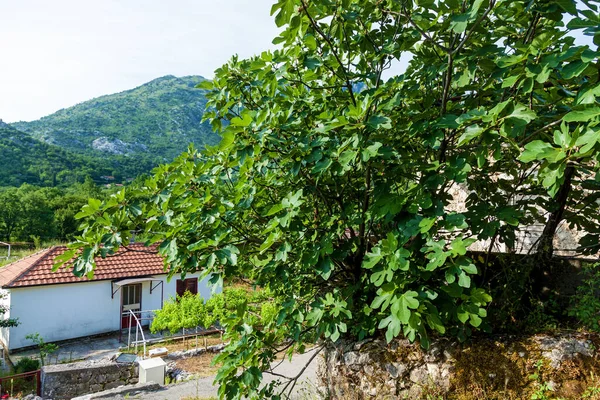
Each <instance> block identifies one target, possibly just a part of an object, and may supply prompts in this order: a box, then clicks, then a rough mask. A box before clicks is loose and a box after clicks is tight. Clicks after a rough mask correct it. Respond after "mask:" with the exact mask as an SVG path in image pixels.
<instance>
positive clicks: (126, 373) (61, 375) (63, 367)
mask: <svg viewBox="0 0 600 400" xmlns="http://www.w3.org/2000/svg"><path fill="white" fill-rule="evenodd" d="M137 382H138V365H137V364H122V363H116V362H114V361H109V360H101V361H84V362H76V363H70V364H57V365H48V366H45V367H43V368H42V397H44V398H45V399H54V400H61V399H72V398H73V397H77V396H81V395H84V394H88V393H96V392H101V391H103V390H108V389H113V388H117V387H119V386H122V385H129V384H135V383H137Z"/></svg>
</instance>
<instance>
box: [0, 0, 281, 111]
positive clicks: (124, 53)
mask: <svg viewBox="0 0 600 400" xmlns="http://www.w3.org/2000/svg"><path fill="white" fill-rule="evenodd" d="M272 4H273V0H251V1H250V0H168V1H167V0H101V1H98V0H95V1H92V0H52V1H49V0H0V119H3V120H4V121H5V122H14V121H18V120H25V121H28V120H33V119H38V118H40V117H42V116H44V115H48V114H51V113H53V112H54V111H57V110H59V109H61V108H64V107H69V106H72V105H74V104H76V103H79V102H81V101H85V100H88V99H90V98H93V97H97V96H101V95H104V94H109V93H115V92H119V91H122V90H126V89H131V88H133V87H135V86H139V85H141V84H143V83H145V82H147V81H150V80H152V79H154V78H158V77H160V76H164V75H176V76H182V75H202V76H205V77H207V78H210V77H212V76H213V71H214V70H215V69H216V68H218V67H219V66H221V65H222V64H223V63H225V62H226V61H227V60H228V59H229V58H230V57H231V55H233V54H235V53H237V54H239V55H240V56H242V57H249V56H251V55H253V54H256V53H259V52H260V51H262V50H266V49H268V48H273V45H272V44H271V40H272V39H273V38H274V37H275V36H277V28H276V26H275V23H274V22H273V19H272V18H271V17H270V15H269V14H270V9H271V5H272Z"/></svg>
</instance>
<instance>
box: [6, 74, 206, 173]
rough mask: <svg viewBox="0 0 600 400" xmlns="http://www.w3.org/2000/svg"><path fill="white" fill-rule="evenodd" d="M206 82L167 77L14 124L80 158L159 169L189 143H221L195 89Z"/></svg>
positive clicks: (198, 77)
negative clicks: (204, 120) (205, 118)
mask: <svg viewBox="0 0 600 400" xmlns="http://www.w3.org/2000/svg"><path fill="white" fill-rule="evenodd" d="M203 80H204V78H202V77H201V76H186V77H181V78H178V77H174V76H165V77H162V78H158V79H155V80H153V81H151V82H148V83H146V84H144V85H142V86H139V87H137V88H135V89H131V90H127V91H124V92H121V93H117V94H111V95H107V96H102V97H98V98H96V99H92V100H89V101H85V102H83V103H80V104H77V105H75V106H73V107H69V108H66V109H63V110H60V111H58V112H56V113H54V114H52V115H49V116H47V117H44V118H41V119H39V120H37V121H32V122H17V123H14V124H12V126H13V127H15V128H17V129H19V130H21V131H23V132H26V133H28V134H30V135H32V136H33V137H34V138H37V139H40V140H42V141H44V142H46V143H50V144H54V145H57V146H60V147H61V148H63V149H66V150H70V151H73V152H76V153H78V154H85V155H90V156H101V157H103V158H111V159H116V158H119V159H121V162H124V163H126V164H128V160H127V159H131V160H138V162H139V163H141V164H144V165H157V164H159V163H162V162H169V161H171V160H172V159H173V158H174V157H176V156H177V155H179V154H180V153H181V152H182V151H184V150H185V149H186V148H187V146H188V145H189V143H194V144H195V145H196V146H197V147H203V146H204V144H207V143H208V144H215V143H217V142H218V137H217V135H215V134H214V133H213V132H212V131H211V129H210V126H209V125H208V124H202V123H201V122H200V121H201V119H202V114H203V111H204V107H205V104H206V100H205V98H204V92H203V91H202V90H200V89H196V88H195V86H196V85H197V84H198V83H200V82H201V81H203ZM115 156H116V158H115ZM147 170H148V169H147V168H146V167H144V168H139V171H136V172H138V173H139V172H146V171H147ZM128 174H129V172H128Z"/></svg>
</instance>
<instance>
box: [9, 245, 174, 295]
mask: <svg viewBox="0 0 600 400" xmlns="http://www.w3.org/2000/svg"><path fill="white" fill-rule="evenodd" d="M156 248H157V246H151V247H145V246H144V245H143V244H141V243H135V244H131V245H128V246H127V248H122V249H121V250H119V252H117V253H116V254H114V255H111V256H107V257H106V258H101V257H97V258H96V269H95V270H94V278H93V279H91V280H92V281H101V280H107V279H121V278H134V277H142V276H148V275H157V274H164V273H166V272H165V266H164V262H163V258H162V256H161V255H159V254H158V253H157V252H156ZM66 250H67V248H66V247H65V246H55V247H52V248H50V249H46V250H42V251H40V252H38V253H35V254H33V255H31V256H28V257H25V258H23V259H21V260H18V261H15V262H14V263H12V264H9V265H7V266H5V267H3V268H0V286H1V287H2V288H16V287H26V286H38V285H56V284H60V283H75V282H88V281H90V279H88V278H85V277H84V278H79V277H76V276H75V275H74V274H73V270H72V269H71V268H69V267H62V268H60V269H59V270H58V271H56V272H53V271H52V266H53V264H54V258H55V257H56V256H59V255H61V254H62V253H64V252H65V251H66Z"/></svg>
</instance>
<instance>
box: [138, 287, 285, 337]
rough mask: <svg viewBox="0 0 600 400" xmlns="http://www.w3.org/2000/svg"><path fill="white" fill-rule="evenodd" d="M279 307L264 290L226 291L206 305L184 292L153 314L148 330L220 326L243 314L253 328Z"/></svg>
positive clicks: (171, 330) (200, 299)
mask: <svg viewBox="0 0 600 400" xmlns="http://www.w3.org/2000/svg"><path fill="white" fill-rule="evenodd" d="M278 309H279V306H278V304H277V303H276V302H275V301H274V300H273V299H271V298H269V295H268V293H267V292H265V291H263V290H251V289H248V288H245V287H226V288H225V289H224V290H223V292H222V293H218V294H213V295H212V296H211V297H210V299H208V300H207V301H206V302H205V301H204V299H203V298H202V296H201V295H200V294H195V295H194V294H192V293H190V292H185V293H184V295H183V296H178V297H177V298H172V299H170V300H168V301H166V302H165V304H164V305H163V308H162V309H161V310H158V311H156V313H155V317H154V319H153V320H152V325H151V327H150V329H151V331H152V332H158V331H162V330H168V331H170V332H171V333H175V332H178V331H181V330H182V329H193V328H196V327H202V328H204V329H209V328H211V327H215V326H221V324H222V323H223V322H224V321H226V320H227V319H228V318H229V316H230V314H235V313H238V312H240V310H243V311H242V312H246V313H248V314H249V315H250V322H251V323H252V325H267V324H269V323H271V322H273V320H274V319H275V318H276V317H277V311H278Z"/></svg>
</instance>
